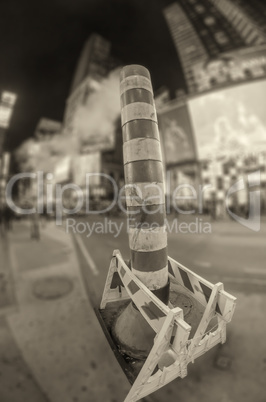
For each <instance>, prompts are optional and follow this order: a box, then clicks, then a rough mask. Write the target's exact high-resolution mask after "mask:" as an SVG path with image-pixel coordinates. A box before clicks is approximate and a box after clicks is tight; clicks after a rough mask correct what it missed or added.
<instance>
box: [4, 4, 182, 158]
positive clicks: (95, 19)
mask: <svg viewBox="0 0 266 402" xmlns="http://www.w3.org/2000/svg"><path fill="white" fill-rule="evenodd" d="M170 3H172V1H171V0H170V1H169V0H47V1H45V2H44V1H36V0H25V1H21V0H2V1H1V14H0V51H1V62H0V91H2V90H9V91H14V92H16V93H17V94H18V100H17V103H16V106H15V109H14V113H13V116H12V119H11V124H10V128H9V129H8V131H7V133H6V141H5V146H6V149H7V150H13V149H14V148H16V147H17V146H18V145H19V144H20V143H21V142H22V141H23V140H24V139H26V138H27V137H29V136H32V135H33V133H34V129H35V126H36V124H37V122H38V120H39V119H40V118H41V117H47V118H51V119H55V120H59V121H62V118H63V112H64V107H65V101H66V98H67V97H68V95H69V90H70V85H71V81H72V78H73V74H74V71H75V67H76V64H77V61H78V58H79V55H80V52H81V50H82V47H83V45H84V43H85V41H86V39H87V38H88V37H89V35H90V34H91V33H92V32H96V33H99V34H101V35H102V36H104V37H105V38H106V39H108V40H110V41H111V42H112V54H113V56H115V57H116V58H118V59H120V60H121V62H122V63H123V64H143V65H144V66H146V67H147V68H148V69H149V70H150V72H151V76H152V82H153V87H154V90H155V91H156V90H157V89H159V88H160V87H161V86H162V85H166V86H168V87H169V88H170V89H171V91H172V94H173V93H174V91H175V90H176V89H179V88H182V87H183V85H184V84H183V77H182V74H181V72H180V65H179V62H178V58H177V55H176V52H175V48H174V45H173V43H172V40H171V37H170V33H169V31H168V28H167V26H166V23H165V20H164V17H163V14H162V8H163V7H165V6H166V5H167V4H170Z"/></svg>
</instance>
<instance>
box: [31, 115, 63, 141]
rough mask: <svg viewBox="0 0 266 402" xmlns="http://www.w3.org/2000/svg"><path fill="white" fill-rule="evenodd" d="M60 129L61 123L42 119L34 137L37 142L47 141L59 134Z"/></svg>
mask: <svg viewBox="0 0 266 402" xmlns="http://www.w3.org/2000/svg"><path fill="white" fill-rule="evenodd" d="M61 129H62V123H60V122H59V121H56V120H51V119H47V118H45V117H42V118H41V119H40V120H39V122H38V124H37V126H36V129H35V132H34V137H35V138H36V139H37V140H38V141H49V140H50V139H52V138H53V136H54V135H56V134H59V133H60V132H61Z"/></svg>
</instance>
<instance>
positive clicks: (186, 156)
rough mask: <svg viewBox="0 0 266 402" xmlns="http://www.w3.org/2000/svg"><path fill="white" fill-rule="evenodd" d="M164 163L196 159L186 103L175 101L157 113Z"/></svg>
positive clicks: (177, 162)
mask: <svg viewBox="0 0 266 402" xmlns="http://www.w3.org/2000/svg"><path fill="white" fill-rule="evenodd" d="M158 121H159V129H160V135H161V142H162V144H163V150H164V152H163V153H164V160H165V163H166V165H170V164H179V163H183V162H188V161H195V160H196V149H195V143H194V138H193V132H192V127H191V122H190V116H189V114H188V109H187V105H186V104H184V103H180V102H179V103H175V104H173V105H172V106H170V105H168V106H166V107H165V109H163V110H161V111H160V112H159V113H158Z"/></svg>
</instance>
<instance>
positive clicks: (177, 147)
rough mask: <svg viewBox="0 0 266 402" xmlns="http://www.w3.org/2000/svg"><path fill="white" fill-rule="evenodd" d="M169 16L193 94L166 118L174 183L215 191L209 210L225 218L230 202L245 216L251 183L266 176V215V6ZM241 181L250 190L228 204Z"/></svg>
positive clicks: (264, 198) (179, 10)
mask: <svg viewBox="0 0 266 402" xmlns="http://www.w3.org/2000/svg"><path fill="white" fill-rule="evenodd" d="M163 12H164V16H165V19H166V22H167V24H168V27H169V30H170V33H171V37H172V40H173V42H174V45H175V48H176V51H177V54H178V56H179V59H180V62H181V65H182V68H183V73H184V76H185V81H186V86H187V93H186V95H185V96H183V97H180V96H177V99H176V100H174V101H170V102H168V103H166V104H164V105H163V107H161V108H160V109H159V110H158V115H159V126H160V132H161V137H162V144H163V147H164V154H165V165H166V172H168V173H169V175H168V176H170V178H171V181H172V183H174V184H175V186H176V185H179V184H181V185H182V182H183V181H184V177H186V180H187V183H191V179H193V178H194V183H196V184H197V183H201V184H202V185H205V186H209V187H208V189H206V190H205V191H204V193H203V204H204V205H203V207H204V208H206V209H210V207H211V205H212V204H213V203H214V202H215V204H216V207H217V208H218V210H220V212H221V211H222V209H223V210H225V204H226V202H228V204H229V206H230V207H232V208H236V209H237V208H238V209H242V211H245V210H247V209H248V203H249V191H250V190H249V175H250V174H256V172H259V173H260V176H257V177H260V179H259V180H260V193H261V205H262V208H263V209H265V207H266V177H265V175H266V173H265V172H266V116H265V112H264V111H263V106H262V105H265V103H266V24H265V22H266V6H265V5H263V4H262V3H261V2H259V1H257V0H254V1H252V2H248V1H247V0H236V1H230V0H179V1H176V2H173V3H172V4H170V5H169V6H167V7H166V8H165V9H164V11H163ZM193 172H194V173H193ZM184 175H185V176H184ZM187 175H188V176H189V178H188V177H187ZM180 178H181V179H180ZM237 181H239V182H241V183H242V182H243V183H244V184H243V187H244V188H243V189H242V190H241V191H237V192H236V194H235V196H234V197H231V198H230V199H228V200H227V201H226V197H227V195H228V190H229V188H230V187H231V186H232V185H233V184H234V183H236V182H237ZM221 207H223V208H221Z"/></svg>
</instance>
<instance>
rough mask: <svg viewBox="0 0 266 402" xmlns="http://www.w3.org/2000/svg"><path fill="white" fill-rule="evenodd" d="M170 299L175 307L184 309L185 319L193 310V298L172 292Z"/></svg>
mask: <svg viewBox="0 0 266 402" xmlns="http://www.w3.org/2000/svg"><path fill="white" fill-rule="evenodd" d="M169 299H170V302H171V303H172V305H173V306H174V307H180V308H182V310H183V314H184V317H186V316H187V315H188V314H189V313H190V311H191V310H192V308H193V302H192V300H191V298H190V297H188V296H186V295H184V294H182V293H176V292H175V291H173V290H170V295H169Z"/></svg>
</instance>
